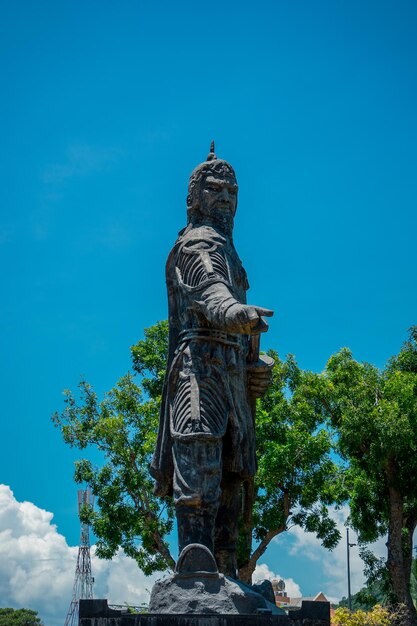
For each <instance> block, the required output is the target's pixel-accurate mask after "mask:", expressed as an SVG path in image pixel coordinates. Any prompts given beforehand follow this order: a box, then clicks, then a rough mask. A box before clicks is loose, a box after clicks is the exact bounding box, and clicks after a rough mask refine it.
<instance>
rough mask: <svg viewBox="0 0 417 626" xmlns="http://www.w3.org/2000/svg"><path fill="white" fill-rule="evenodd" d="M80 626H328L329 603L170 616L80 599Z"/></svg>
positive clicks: (105, 601)
mask: <svg viewBox="0 0 417 626" xmlns="http://www.w3.org/2000/svg"><path fill="white" fill-rule="evenodd" d="M78 624H79V626H330V604H329V603H328V602H310V601H304V602H303V604H302V607H301V609H300V610H293V611H291V612H290V614H289V615H286V614H284V615H272V614H268V613H263V612H261V613H258V614H253V615H236V614H231V615H230V614H229V615H213V614H211V615H208V614H203V615H201V614H200V615H189V614H188V615H184V614H182V615H181V614H180V615H178V614H177V615H173V614H156V613H148V614H132V613H128V612H127V610H126V611H115V610H113V609H111V608H109V607H108V605H107V600H80V604H79V622H78Z"/></svg>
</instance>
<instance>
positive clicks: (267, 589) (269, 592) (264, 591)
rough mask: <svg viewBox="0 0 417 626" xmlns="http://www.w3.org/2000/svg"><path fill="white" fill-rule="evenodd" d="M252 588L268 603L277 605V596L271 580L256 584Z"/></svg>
mask: <svg viewBox="0 0 417 626" xmlns="http://www.w3.org/2000/svg"><path fill="white" fill-rule="evenodd" d="M252 588H253V590H254V591H257V592H258V593H260V594H261V596H263V597H264V598H265V599H266V600H268V602H271V603H272V604H275V594H274V590H273V588H272V583H271V581H270V580H262V581H261V582H259V583H255V584H254V585H252Z"/></svg>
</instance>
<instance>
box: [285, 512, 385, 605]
mask: <svg viewBox="0 0 417 626" xmlns="http://www.w3.org/2000/svg"><path fill="white" fill-rule="evenodd" d="M330 515H331V517H332V518H333V519H334V520H335V521H336V523H337V527H338V529H339V531H340V533H341V535H342V539H341V541H340V542H339V544H338V545H337V546H336V548H335V549H334V550H333V551H332V552H329V551H328V550H326V549H324V548H323V547H322V546H321V545H320V541H319V540H318V539H317V538H316V536H315V535H314V534H313V533H307V532H305V531H304V530H303V529H302V528H300V527H298V526H295V527H294V528H291V529H290V530H289V531H288V532H289V536H290V537H291V539H292V541H291V548H290V554H292V555H296V554H297V555H300V554H302V555H303V556H304V557H306V558H308V559H310V560H311V561H315V563H316V565H315V567H316V568H317V569H318V571H321V572H322V574H323V576H324V578H325V582H324V586H323V589H321V591H323V593H324V594H325V595H326V596H327V597H328V598H329V600H331V601H332V602H333V601H334V602H338V601H339V600H340V599H341V598H342V597H343V596H347V548H346V526H345V525H344V524H345V521H346V519H347V517H348V515H349V507H348V506H344V507H343V508H341V509H339V510H335V509H332V510H331V512H330ZM385 542H386V538H381V539H379V540H378V541H377V542H375V543H374V544H372V545H371V546H370V549H371V550H372V552H373V553H374V554H376V555H377V556H383V557H385V556H386V551H387V549H386V545H385ZM349 543H357V537H356V534H355V533H354V532H353V531H352V530H350V531H349ZM363 567H364V564H363V561H362V559H361V558H360V557H359V550H358V547H357V546H353V547H352V548H351V549H350V579H351V589H352V593H356V592H357V591H359V590H360V589H361V587H363V586H364V584H365V582H366V581H365V576H364V574H363Z"/></svg>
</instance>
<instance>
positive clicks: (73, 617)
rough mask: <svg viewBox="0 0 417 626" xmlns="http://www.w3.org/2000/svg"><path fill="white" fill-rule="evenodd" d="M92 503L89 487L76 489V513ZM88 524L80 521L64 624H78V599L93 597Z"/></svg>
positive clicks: (73, 625) (72, 625) (68, 625)
mask: <svg viewBox="0 0 417 626" xmlns="http://www.w3.org/2000/svg"><path fill="white" fill-rule="evenodd" d="M86 504H87V505H90V506H93V505H94V496H93V494H92V493H91V490H90V489H84V490H83V489H79V490H78V514H80V512H81V509H82V507H83V506H84V505H86ZM89 530H90V529H89V526H88V524H84V523H83V522H81V537H80V546H79V548H78V556H77V566H76V568H75V580H74V587H73V589H72V600H71V604H70V606H69V609H68V613H67V617H66V619H65V626H78V601H79V600H84V599H87V600H88V599H92V598H93V584H94V578H93V577H92V575H91V557H90V532H89Z"/></svg>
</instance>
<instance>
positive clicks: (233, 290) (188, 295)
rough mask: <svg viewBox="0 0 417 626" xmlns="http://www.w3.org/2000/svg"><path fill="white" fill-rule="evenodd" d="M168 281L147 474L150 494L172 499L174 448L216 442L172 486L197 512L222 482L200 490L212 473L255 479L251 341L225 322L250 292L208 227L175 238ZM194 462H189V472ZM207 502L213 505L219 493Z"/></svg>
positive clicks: (230, 248)
mask: <svg viewBox="0 0 417 626" xmlns="http://www.w3.org/2000/svg"><path fill="white" fill-rule="evenodd" d="M166 281H167V288H168V301H169V357H168V366H167V374H166V379H165V386H164V391H163V398H162V405H161V415H160V425H159V433H158V441H157V446H156V451H155V454H154V457H153V461H152V464H151V474H152V475H153V477H154V478H155V479H156V481H157V484H156V493H158V494H159V495H171V494H172V493H173V475H174V473H175V472H176V474H177V475H178V473H179V471H178V464H177V462H176V458H175V455H176V446H181V449H182V451H183V452H181V454H182V455H184V454H187V449H194V450H195V449H198V446H199V445H200V447H202V446H201V444H203V442H207V443H208V442H213V443H214V444H216V442H217V444H218V445H217V448H216V445H215V446H214V448H213V449H217V452H216V451H214V452H209V453H207V454H209V455H211V456H212V458H209V459H208V458H205V459H202V460H201V459H200V457H198V460H197V463H200V462H201V467H200V468H198V467H195V468H194V470H193V471H194V477H193V478H192V479H190V480H189V479H188V478H187V477H186V476H185V478H184V480H183V481H182V479H181V477H180V480H179V481H178V479H177V481H176V486H175V489H174V491H175V496H176V498H177V501H178V493H179V492H180V493H181V494H182V497H183V498H184V503H187V498H188V500H189V503H190V504H191V505H198V504H201V502H200V500H201V498H203V500H204V498H205V497H206V496H207V494H206V496H205V494H204V493H203V492H204V490H206V491H210V489H214V490H215V491H216V490H217V491H218V490H219V485H220V479H221V478H220V479H219V480H217V487H216V486H214V487H213V486H212V485H210V484H208V483H206V484H205V483H204V480H205V479H204V476H203V474H211V473H213V474H215V469H213V471H212V470H210V467H212V468H215V467H216V464H217V466H218V467H220V474H223V475H224V474H225V473H229V474H231V475H233V476H236V477H237V478H238V479H239V480H244V479H247V478H249V477H250V476H253V475H254V473H255V471H256V458H255V433H254V423H253V416H252V413H251V410H250V407H249V404H248V399H247V371H246V369H247V365H246V359H247V354H248V339H249V338H248V336H247V335H244V334H241V331H240V332H239V327H238V325H237V323H236V322H233V321H232V320H231V319H228V316H227V311H228V309H229V308H230V307H231V306H233V305H234V304H235V303H236V302H238V303H243V304H244V303H246V291H247V289H248V287H249V285H248V281H247V277H246V272H245V270H244V268H243V266H242V263H241V261H240V259H239V257H238V255H237V252H236V250H235V248H234V245H233V241H232V240H231V239H229V238H226V237H224V236H223V235H221V234H220V233H219V232H217V231H216V230H215V229H214V228H212V227H210V226H199V227H195V228H194V227H193V226H192V225H189V226H188V227H187V228H186V229H184V230H183V231H181V232H180V233H179V237H178V240H177V241H176V243H175V245H174V247H173V249H172V251H171V253H170V255H169V257H168V261H167V265H166ZM183 444H184V445H183ZM177 449H178V448H177ZM184 450H185V453H184ZM207 454H206V457H207ZM216 455H217V456H219V458H215V457H216ZM196 458H197V457H196V456H195V454H194V457H193V458H191V457H190V461H189V464H191V463H193V462H195V459H196ZM193 459H194V460H193ZM191 469H193V468H191ZM199 469H200V474H201V479H200V478H199V475H198V472H199ZM187 472H188V470H187V471H186V472H185V473H186V474H187ZM188 473H189V472H188ZM207 480H209V479H207ZM199 481H200V482H199ZM179 483H180V484H179ZM183 483H184V484H183ZM186 483H188V484H186ZM190 483H193V484H190ZM200 483H201V485H200V487H199V484H200ZM198 491H200V493H198ZM212 496H213V498H214V499H215V500H218V497H219V495H218V493H215V494H212Z"/></svg>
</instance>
